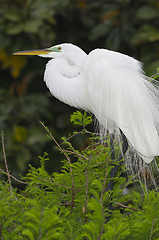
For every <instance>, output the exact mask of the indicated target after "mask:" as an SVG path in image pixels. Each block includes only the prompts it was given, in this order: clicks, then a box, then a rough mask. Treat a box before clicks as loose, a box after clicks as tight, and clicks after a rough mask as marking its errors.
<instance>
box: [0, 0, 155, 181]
mask: <svg viewBox="0 0 159 240" xmlns="http://www.w3.org/2000/svg"><path fill="white" fill-rule="evenodd" d="M64 42H71V43H73V44H76V45H78V46H79V47H81V48H82V49H83V50H84V51H85V52H86V53H89V52H90V51H91V50H93V49H95V48H108V49H111V50H115V51H119V52H122V53H125V54H128V55H130V56H133V57H135V58H137V59H138V60H140V61H142V62H143V63H144V70H145V72H146V74H147V75H148V76H151V75H152V74H154V73H156V69H157V68H158V67H159V1H158V0H74V1H72V0H0V71H1V73H0V131H2V130H3V131H4V134H5V148H6V154H7V161H8V165H9V170H10V173H11V174H12V175H14V176H15V177H19V175H24V174H25V173H26V171H27V169H28V164H30V163H31V164H32V165H33V166H38V164H39V161H38V156H39V155H43V152H48V154H49V158H50V159H51V161H50V162H49V164H48V166H47V167H48V170H50V171H54V170H56V171H58V170H60V154H59V153H58V151H57V149H56V148H55V146H54V143H53V142H52V141H51V140H50V138H49V137H48V136H47V133H46V132H45V130H44V129H43V127H42V126H41V125H40V123H39V121H42V122H44V123H45V124H46V125H47V126H48V127H49V129H50V131H51V132H52V133H53V135H54V137H55V138H56V139H57V140H58V141H60V138H61V137H62V136H67V135H68V133H69V132H72V131H74V130H75V127H74V126H73V125H72V124H71V123H70V114H71V113H73V112H74V110H75V109H73V108H71V107H69V106H67V105H65V104H63V103H61V102H60V101H58V100H56V99H55V98H54V97H52V96H51V94H50V93H49V91H48V89H47V87H46V86H45V83H44V82H43V74H44V70H45V64H46V62H47V61H48V59H44V58H40V57H35V56H34V57H33V56H32V57H22V56H21V57H20V56H13V55H12V53H13V52H16V51H20V50H29V49H39V48H46V47H50V46H52V45H56V44H59V43H64ZM75 144H76V145H77V146H78V147H79V148H83V147H84V146H85V144H87V143H86V142H85V141H83V139H82V138H77V139H76V143H75ZM0 168H2V169H4V159H3V154H2V147H0Z"/></svg>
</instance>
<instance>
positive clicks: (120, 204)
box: [115, 202, 143, 212]
mask: <svg viewBox="0 0 159 240" xmlns="http://www.w3.org/2000/svg"><path fill="white" fill-rule="evenodd" d="M115 203H116V204H117V205H119V206H121V207H123V208H127V209H130V210H134V211H140V212H143V210H141V209H136V208H133V207H128V206H125V205H123V204H122V203H119V202H115Z"/></svg>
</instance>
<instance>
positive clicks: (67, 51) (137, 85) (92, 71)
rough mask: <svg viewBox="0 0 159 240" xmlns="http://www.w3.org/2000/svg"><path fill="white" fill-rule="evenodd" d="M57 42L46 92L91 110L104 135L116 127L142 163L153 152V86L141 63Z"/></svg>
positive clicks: (156, 106) (156, 109) (158, 146)
mask: <svg viewBox="0 0 159 240" xmlns="http://www.w3.org/2000/svg"><path fill="white" fill-rule="evenodd" d="M59 46H60V47H61V48H62V51H61V53H59V55H58V54H57V53H56V55H55V56H54V55H53V53H52V55H51V57H55V59H53V60H51V61H49V63H48V64H47V66H46V71H45V76H44V80H45V82H46V84H47V86H48V88H49V89H50V91H51V93H52V94H53V95H54V96H55V97H57V98H58V99H60V100H61V101H63V102H65V103H67V104H69V105H71V106H75V107H78V108H83V109H86V110H88V111H90V112H92V113H93V114H94V115H95V116H96V118H97V119H98V121H99V122H100V124H101V125H102V126H104V128H105V129H107V130H108V131H109V132H110V133H112V132H115V133H117V134H118V133H119V132H120V131H119V129H121V130H122V132H123V133H124V134H125V136H126V138H127V140H128V142H129V144H130V145H131V146H132V147H133V148H134V149H135V150H136V151H137V153H138V154H139V155H140V156H141V157H142V158H143V160H144V161H145V162H147V163H149V162H150V161H151V160H152V159H153V158H154V156H157V155H159V135H158V130H159V100H158V99H159V98H158V96H159V90H158V89H157V87H156V86H154V85H153V84H152V83H150V82H149V81H148V80H147V78H146V77H145V75H144V73H143V71H142V67H141V63H139V62H138V61H137V60H135V59H134V58H132V57H129V56H127V55H124V54H121V53H117V52H113V51H109V50H103V49H96V50H94V51H92V52H91V53H90V54H89V55H86V54H85V53H84V52H83V51H82V50H81V49H80V48H78V47H76V46H74V45H71V44H60V45H59ZM102 129H103V127H102ZM105 132H106V131H105Z"/></svg>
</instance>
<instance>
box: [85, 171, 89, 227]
mask: <svg viewBox="0 0 159 240" xmlns="http://www.w3.org/2000/svg"><path fill="white" fill-rule="evenodd" d="M85 178H86V202H85V223H87V204H88V172H87V167H86V168H85Z"/></svg>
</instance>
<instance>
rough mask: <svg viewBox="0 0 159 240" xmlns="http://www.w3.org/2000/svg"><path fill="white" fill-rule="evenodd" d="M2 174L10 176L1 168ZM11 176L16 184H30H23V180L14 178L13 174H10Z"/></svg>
mask: <svg viewBox="0 0 159 240" xmlns="http://www.w3.org/2000/svg"><path fill="white" fill-rule="evenodd" d="M0 172H2V173H4V174H6V175H8V174H7V173H6V172H5V171H4V170H2V169H1V168H0ZM9 176H10V177H11V178H13V179H14V180H15V181H16V182H19V183H22V184H28V183H27V182H23V181H21V180H19V179H17V178H15V177H14V176H12V175H11V174H9Z"/></svg>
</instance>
